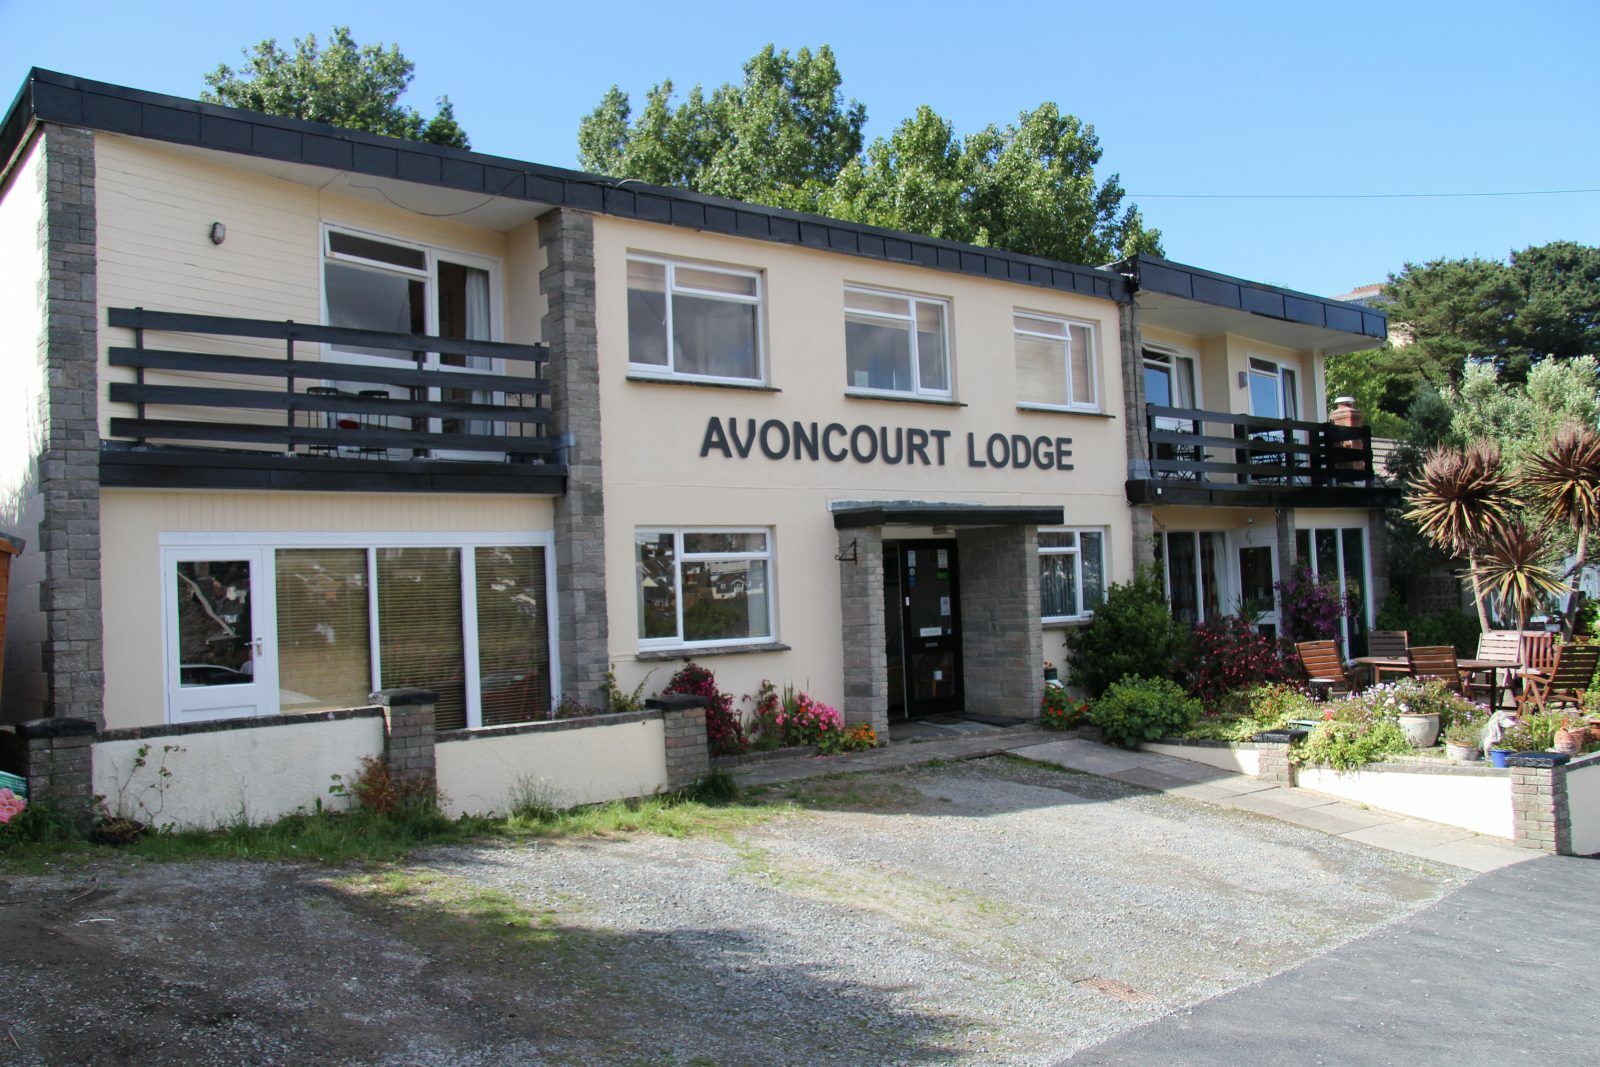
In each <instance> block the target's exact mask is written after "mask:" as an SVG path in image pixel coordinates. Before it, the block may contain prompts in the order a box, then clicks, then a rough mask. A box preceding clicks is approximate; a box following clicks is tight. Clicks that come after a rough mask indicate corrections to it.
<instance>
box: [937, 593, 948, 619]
mask: <svg viewBox="0 0 1600 1067" xmlns="http://www.w3.org/2000/svg"><path fill="white" fill-rule="evenodd" d="M939 614H940V615H948V614H950V598H949V597H947V596H942V597H940V598H939Z"/></svg>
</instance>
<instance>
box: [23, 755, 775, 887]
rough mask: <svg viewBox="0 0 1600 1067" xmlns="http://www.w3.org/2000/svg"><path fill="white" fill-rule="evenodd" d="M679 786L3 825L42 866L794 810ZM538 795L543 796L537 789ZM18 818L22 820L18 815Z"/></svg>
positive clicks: (595, 828)
mask: <svg viewBox="0 0 1600 1067" xmlns="http://www.w3.org/2000/svg"><path fill="white" fill-rule="evenodd" d="M720 777H721V779H722V780H714V781H708V782H706V783H702V784H701V785H699V786H698V787H696V788H694V789H690V790H685V791H683V792H681V793H676V794H666V795H662V796H654V797H644V798H641V799H637V800H619V801H613V802H611V803H607V804H593V805H588V806H585V807H580V808H571V809H567V810H560V809H557V808H556V807H555V806H554V805H551V804H548V803H543V802H530V803H527V804H519V805H518V810H517V811H516V812H514V813H512V814H510V815H506V816H501V817H488V816H463V817H461V818H459V819H450V818H446V817H445V816H444V815H442V814H440V813H439V812H438V811H437V810H434V809H431V808H428V807H424V806H418V805H413V806H410V807H408V808H402V809H400V810H397V811H395V812H391V813H389V814H375V813H372V812H369V811H363V810H356V811H351V812H336V811H331V810H328V809H326V808H319V809H318V810H316V811H312V812H307V813H301V814H295V815H289V816H285V817H284V818H282V819H279V820H277V821H275V822H271V823H266V824H252V823H248V822H245V821H244V820H242V819H241V820H240V821H238V822H236V823H234V824H232V825H229V826H226V827H223V828H221V829H218V830H205V831H201V830H167V831H160V832H156V833H148V834H145V835H144V836H143V837H141V838H139V839H138V840H136V841H134V842H132V843H131V844H128V845H122V846H117V847H111V846H107V845H101V844H96V843H94V842H92V841H90V840H88V839H87V838H85V837H84V836H83V835H82V834H80V833H78V832H77V831H76V830H75V829H73V827H72V825H71V823H70V821H68V820H66V819H65V818H63V817H61V816H59V815H58V814H55V813H52V812H50V811H49V809H48V808H46V807H45V806H44V805H38V806H37V807H36V808H30V809H28V812H27V813H25V814H27V815H28V816H30V818H29V820H28V822H27V823H26V824H24V825H22V826H18V825H15V824H13V825H11V826H7V827H5V828H4V829H3V830H0V868H3V869H5V870H8V871H12V872H17V873H21V872H27V871H38V870H42V869H44V868H46V867H49V866H51V865H54V864H60V863H86V862H90V861H93V860H96V859H105V858H111V857H127V858H133V859H143V860H149V861H153V862H160V863H167V862H174V861H182V860H264V861H284V860H289V861H309V862H317V863H329V864H340V863H392V862H395V861H398V860H402V859H404V858H405V857H406V856H408V855H410V854H411V853H412V852H414V851H416V850H417V849H420V848H425V847H431V846H439V845H453V844H466V843H482V842H501V843H509V842H516V841H519V840H528V839H548V838H559V837H607V836H613V835H623V834H661V835H664V836H667V837H686V836H689V835H690V834H700V833H726V832H729V831H732V830H735V829H738V828H741V827H745V826H751V825H754V824H756V823H760V822H764V821H766V820H769V819H773V818H777V817H779V816H781V815H783V814H785V813H786V812H788V811H792V810H793V809H794V805H793V804H791V803H789V802H787V801H786V800H783V799H781V798H772V799H766V798H763V799H761V800H759V801H754V802H746V801H742V800H741V799H740V798H739V797H738V790H737V787H736V786H735V785H734V784H733V782H732V780H731V779H728V778H727V776H726V775H723V776H720ZM531 799H532V800H537V799H538V798H531ZM20 821H21V820H19V822H20Z"/></svg>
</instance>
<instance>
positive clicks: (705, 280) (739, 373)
mask: <svg viewBox="0 0 1600 1067" xmlns="http://www.w3.org/2000/svg"><path fill="white" fill-rule="evenodd" d="M761 300H762V293H761V275H760V274H758V273H756V272H755V271H749V270H738V269H736V268H733V267H713V266H709V265H706V264H691V263H677V262H674V261H672V260H666V259H651V258H646V257H644V256H629V257H628V366H629V368H630V369H631V370H633V371H636V372H641V373H645V374H655V375H661V376H669V377H680V378H694V379H704V380H707V381H722V382H760V381H762V380H763V367H762V358H761V357H762V353H761Z"/></svg>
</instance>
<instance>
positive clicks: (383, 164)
mask: <svg viewBox="0 0 1600 1067" xmlns="http://www.w3.org/2000/svg"><path fill="white" fill-rule="evenodd" d="M35 120H37V121H40V122H56V123H61V124H63V125H69V126H80V127H86V128H89V129H93V130H99V131H102V132H105V133H120V134H126V135H128V136H132V137H143V138H147V139H149V140H155V141H164V142H167V143H169V144H181V145H191V146H194V147H197V148H208V149H214V150H217V151H222V152H233V153H237V154H242V155H248V156H255V157H258V158H262V159H273V160H278V161H280V162H286V163H301V164H306V165H309V166H318V167H331V168H334V169H337V170H343V171H348V172H350V173H354V174H363V175H366V176H369V177H374V178H392V179H395V180H397V181H409V182H416V183H419V184H422V185H431V186H437V187H439V188H444V189H456V190H460V191H462V192H467V193H477V194H482V195H484V196H495V197H507V198H509V199H514V200H528V201H535V202H538V203H545V204H554V205H556V206H560V207H570V208H575V209H578V210H582V211H592V212H597V213H599V214H603V215H612V216H615V217H618V218H626V219H637V220H639V221H643V222H656V223H662V224H666V225H671V226H684V227H688V228H691V229H696V230H704V231H707V232H710V233H720V234H728V235H731V236H736V237H749V238H754V239H756V240H763V241H772V242H776V243H778V244H789V245H798V246H800V247H802V248H813V249H818V250H820V251H825V252H838V253H843V254H845V255H852V256H861V257H864V258H867V259H876V260H882V261H886V262H890V263H904V264H907V265H910V266H917V267H927V268H930V269H933V270H945V271H951V272H954V273H958V274H968V275H975V276H978V277H983V278H993V279H996V280H999V281H1008V282H1015V283H1019V284H1023V285H1034V286H1040V287H1042V288H1047V289H1057V290H1061V291H1064V292H1069V293H1078V294H1080V295H1083V296H1090V297H1098V298H1100V299H1104V300H1115V301H1119V302H1123V303H1126V302H1128V301H1129V299H1130V295H1129V294H1128V292H1127V285H1126V283H1125V282H1124V281H1123V279H1122V278H1121V277H1119V276H1118V275H1117V274H1115V273H1114V272H1112V271H1109V270H1104V269H1099V268H1095V267H1085V266H1080V265H1077V264H1072V263H1061V262H1058V261H1055V260H1050V259H1043V258H1040V257H1037V256H1025V255H1019V254H1017V253H1013V252H1004V251H1000V250H998V249H993V248H981V247H978V246H976V245H966V244H959V243H957V242H955V241H944V240H940V239H938V238H934V237H924V236H921V235H918V234H912V233H902V232H899V231H896V230H886V229H883V228H881V227H877V226H867V225H864V224H861V223H854V222H842V221H840V220H838V219H829V218H825V217H823V216H821V215H808V214H805V213H803V212H798V211H787V210H784V209H781V208H772V207H764V206H762V205H759V204H746V203H743V202H741V201H737V200H727V199H724V198H722V197H715V196H706V195H704V194H701V193H694V192H689V191H687V190H683V189H666V188H662V187H660V186H654V185H647V184H645V183H643V182H639V181H633V180H619V179H616V178H607V177H604V176H602V175H598V174H585V173H583V172H581V171H575V170H565V169H563V168H560V167H547V166H543V165H541V164H537V163H528V162H524V161H522V160H515V159H508V158H505V157H502V156H493V155H487V154H485V153H482V152H471V151H465V150H462V149H457V148H444V147H441V146H439V145H430V144H423V143H421V142H418V141H403V140H400V139H398V138H393V137H380V136H378V135H376V134H370V133H362V132H359V131H356V130H345V129H340V128H338V127H335V126H324V125H321V124H319V123H315V122H305V121H302V120H300V119H289V118H282V117H280V116H276V115H262V114H259V113H257V112H253V111H243V110H240V109H238V108H229V107H222V106H220V105H217V104H205V103H201V102H199V101H196V100H186V99H184V98H182V97H176V96H166V95H164V94H160V93H150V92H145V91H143V90H140V89H130V88H127V87H125V86H120V85H111V84H109V83H106V82H97V81H91V80H88V79H85V78H76V77H73V76H71V75H67V74H60V73H57V72H55V71H49V70H42V69H40V68H38V67H35V68H34V69H33V70H31V71H30V72H29V74H28V77H27V80H26V81H25V82H24V84H23V87H22V91H21V92H20V93H19V94H18V96H17V99H16V102H15V103H14V104H13V105H12V109H11V112H10V113H9V114H8V115H7V116H6V121H5V123H4V125H3V126H0V131H3V132H0V160H9V158H10V157H11V155H12V153H14V152H15V151H16V150H17V148H18V147H20V144H21V135H22V131H24V130H26V129H27V127H28V126H29V125H30V123H31V122H33V121H35ZM13 127H15V129H13Z"/></svg>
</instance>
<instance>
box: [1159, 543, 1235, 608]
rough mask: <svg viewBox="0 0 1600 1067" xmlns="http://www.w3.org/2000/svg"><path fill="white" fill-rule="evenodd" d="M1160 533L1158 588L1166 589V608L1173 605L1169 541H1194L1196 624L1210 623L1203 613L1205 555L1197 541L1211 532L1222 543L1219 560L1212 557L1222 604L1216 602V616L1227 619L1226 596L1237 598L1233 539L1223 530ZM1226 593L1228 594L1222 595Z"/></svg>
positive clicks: (1204, 603) (1204, 602)
mask: <svg viewBox="0 0 1600 1067" xmlns="http://www.w3.org/2000/svg"><path fill="white" fill-rule="evenodd" d="M1158 533H1159V534H1160V536H1161V588H1162V589H1163V590H1164V591H1165V592H1166V598H1167V608H1168V610H1171V608H1172V560H1171V555H1170V550H1169V549H1168V547H1167V546H1168V544H1169V541H1170V539H1171V538H1174V537H1188V538H1192V539H1193V542H1194V614H1195V620H1194V624H1195V625H1196V626H1199V625H1201V624H1203V623H1207V622H1210V621H1211V619H1210V618H1209V617H1208V616H1207V615H1206V569H1205V555H1204V553H1203V551H1202V546H1201V542H1200V535H1201V534H1211V535H1212V536H1213V537H1216V538H1219V539H1220V540H1221V542H1222V546H1223V552H1222V559H1221V560H1212V564H1213V565H1214V566H1215V567H1217V568H1218V570H1217V593H1218V598H1219V600H1221V603H1219V604H1218V605H1217V610H1218V613H1219V615H1218V617H1219V618H1226V617H1227V615H1228V602H1229V597H1231V599H1232V600H1233V601H1237V600H1238V599H1239V583H1238V580H1237V578H1238V576H1237V575H1236V574H1235V573H1234V571H1235V567H1234V564H1233V562H1232V560H1230V559H1229V557H1230V556H1231V555H1232V554H1233V553H1232V549H1231V548H1229V545H1231V544H1232V541H1231V540H1230V538H1229V537H1228V534H1227V531H1226V530H1160V531H1158ZM1225 593H1226V594H1228V595H1229V596H1228V597H1225V596H1223V594H1225Z"/></svg>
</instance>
